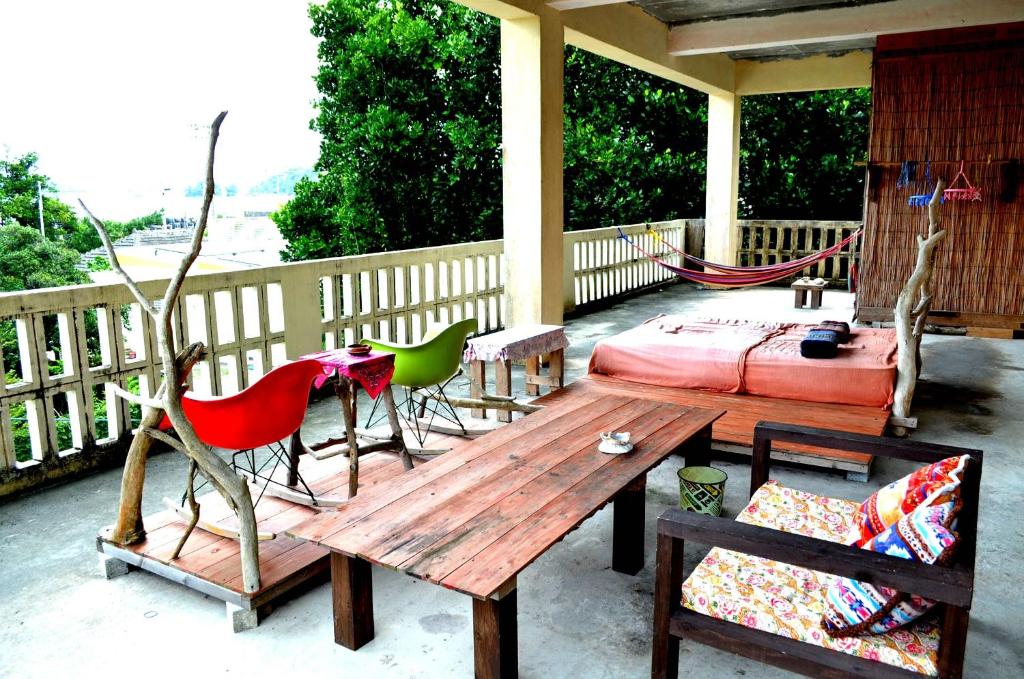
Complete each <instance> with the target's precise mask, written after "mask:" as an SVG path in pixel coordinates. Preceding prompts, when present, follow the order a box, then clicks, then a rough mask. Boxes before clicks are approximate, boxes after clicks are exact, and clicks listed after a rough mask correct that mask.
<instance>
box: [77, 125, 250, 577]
mask: <svg viewBox="0 0 1024 679" xmlns="http://www.w3.org/2000/svg"><path fill="white" fill-rule="evenodd" d="M226 115H227V112H222V113H221V114H220V115H218V116H217V117H216V118H215V119H214V121H213V124H212V125H211V127H210V144H209V155H208V156H207V159H206V188H205V191H204V192H203V207H202V211H201V213H200V218H199V224H198V225H197V228H196V231H195V233H194V234H193V236H192V243H191V248H190V249H189V252H188V253H186V255H185V256H184V257H183V258H182V260H181V263H180V264H179V265H178V269H177V270H176V271H175V273H174V276H172V277H171V280H170V281H169V282H168V284H167V289H166V290H165V291H164V296H163V303H162V304H161V305H160V309H159V311H157V308H156V305H154V304H153V303H151V302H150V301H149V300H147V299H146V297H145V295H143V294H142V291H141V289H139V287H138V285H137V284H136V283H135V281H134V280H132V278H131V277H130V276H128V274H127V273H126V272H125V271H124V269H123V268H121V265H120V262H117V254H116V253H115V252H114V246H113V243H112V242H111V241H110V237H109V235H106V237H105V234H106V229H105V227H104V226H103V223H102V222H101V221H100V220H98V219H95V218H92V217H91V215H90V218H91V219H93V225H94V226H96V229H97V231H99V233H100V238H101V240H103V245H104V247H105V248H106V249H107V254H108V256H109V257H110V260H111V267H112V268H113V269H114V271H115V272H117V274H118V275H119V276H120V277H121V279H122V280H123V281H124V282H125V285H127V286H128V288H129V289H130V290H131V291H132V294H133V295H135V296H136V298H137V299H138V301H139V303H140V304H141V305H142V307H143V308H144V309H145V310H146V312H147V313H149V314H150V315H151V316H152V317H153V318H154V319H155V325H156V339H157V346H158V347H159V349H160V358H161V361H162V363H163V369H164V383H163V388H164V393H163V407H164V410H165V411H166V413H167V417H168V418H170V420H171V424H172V425H174V430H175V432H176V433H177V435H178V438H179V439H180V441H181V444H182V446H183V448H184V450H183V452H184V453H185V455H187V456H188V457H189V459H190V460H193V461H195V463H196V466H197V467H198V469H199V472H201V473H202V475H203V476H204V477H206V479H207V480H208V481H210V483H211V484H213V486H214V487H215V488H216V489H217V490H218V492H220V493H221V495H222V496H223V497H224V499H225V501H226V502H227V503H228V505H229V506H230V507H232V509H234V511H235V514H236V515H237V516H238V526H239V530H238V535H239V552H240V554H239V556H240V558H241V562H242V589H243V590H244V591H246V592H255V591H257V590H258V589H259V588H260V569H259V545H258V544H257V538H256V514H255V512H254V511H253V504H252V497H251V496H250V494H249V484H248V483H246V482H245V480H244V479H242V478H241V477H240V476H238V474H236V473H235V472H234V470H233V469H232V468H231V467H230V466H229V465H228V464H227V463H226V462H224V460H222V459H220V458H219V457H217V456H216V455H215V454H214V452H213V451H212V450H211V449H210V447H209V446H207V445H206V444H205V443H203V442H202V440H200V438H199V436H198V435H197V434H196V432H195V429H193V428H192V423H191V422H189V420H188V417H186V416H185V409H184V408H183V407H182V404H181V399H182V395H183V393H184V387H183V384H184V380H183V379H182V375H181V371H180V370H179V368H178V366H177V365H176V362H175V356H174V332H173V329H172V326H171V320H172V317H173V311H174V309H175V307H176V306H177V299H178V295H179V294H180V292H181V288H182V285H183V284H184V282H185V277H186V276H187V275H188V270H189V268H190V267H191V266H192V264H193V263H194V262H195V260H196V258H197V257H198V256H199V251H200V249H201V248H202V244H203V235H204V234H205V233H206V227H207V223H208V221H209V217H210V208H211V206H212V204H213V194H214V181H213V168H214V159H215V156H216V149H217V140H218V138H219V137H220V126H221V123H222V122H223V121H224V117H225V116H226ZM83 209H84V205H83ZM87 214H89V213H88V211H87ZM115 263H116V265H115ZM158 422H159V420H158V421H157V423H158ZM155 424H156V423H153V425H151V426H150V427H149V429H153V427H154V426H155ZM149 434H150V435H151V436H152V435H153V432H152V431H150V432H149Z"/></svg>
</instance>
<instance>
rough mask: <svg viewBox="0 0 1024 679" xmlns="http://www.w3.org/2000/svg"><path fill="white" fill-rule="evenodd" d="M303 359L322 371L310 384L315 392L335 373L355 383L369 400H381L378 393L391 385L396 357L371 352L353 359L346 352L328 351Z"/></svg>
mask: <svg viewBox="0 0 1024 679" xmlns="http://www.w3.org/2000/svg"><path fill="white" fill-rule="evenodd" d="M302 358H309V359H312V360H314V361H316V362H318V363H319V364H320V365H321V367H323V369H324V374H323V375H318V376H317V378H316V379H315V380H314V381H313V385H314V386H315V387H317V388H318V389H319V388H320V387H322V386H323V384H324V382H326V381H327V380H328V379H329V378H330V377H331V375H333V374H334V373H335V372H337V373H338V374H339V375H342V376H344V377H347V378H349V379H351V380H355V381H356V382H358V383H359V385H360V386H361V387H362V388H363V389H365V390H366V393H367V394H369V395H370V398H377V397H378V396H380V392H382V391H384V387H386V386H388V385H389V384H390V383H391V376H392V375H394V374H395V355H394V354H392V353H389V352H386V351H371V352H370V353H368V354H365V355H363V356H354V355H352V354H350V353H348V350H346V349H331V350H329V351H320V352H317V353H315V354H306V355H305V356H302Z"/></svg>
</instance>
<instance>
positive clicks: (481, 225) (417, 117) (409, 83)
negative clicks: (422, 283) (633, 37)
mask: <svg viewBox="0 0 1024 679" xmlns="http://www.w3.org/2000/svg"><path fill="white" fill-rule="evenodd" d="M310 16H311V17H312V20H313V29H312V30H313V33H314V35H316V36H317V37H319V38H321V39H322V41H321V43H320V47H319V57H320V64H321V65H320V70H319V73H318V75H317V77H316V83H317V87H318V88H319V90H320V93H321V96H322V99H321V102H320V104H319V111H318V115H317V118H316V119H315V120H314V121H313V122H312V127H313V129H315V130H317V131H318V132H320V134H321V135H322V137H323V141H322V143H321V155H320V160H319V162H318V163H317V166H316V168H315V169H316V171H317V175H316V176H315V177H307V178H303V179H300V180H299V181H298V183H297V184H296V186H295V198H294V199H293V200H292V201H291V202H289V203H288V204H286V205H285V206H284V207H282V208H281V210H279V211H278V212H277V213H275V214H274V215H272V217H273V218H274V220H275V221H276V222H277V225H278V227H279V228H280V230H281V232H282V234H283V235H284V236H285V238H286V239H287V240H288V241H289V245H288V249H287V250H286V251H285V253H283V254H284V256H285V257H286V258H287V259H291V260H297V259H311V258H318V257H329V256H337V255H343V254H360V253H364V252H373V251H379V250H385V249H400V248H410V247H426V246H432V245H440V244H445V243H453V242H461V241H468V240H481V239H485V238H496V237H500V235H501V167H500V160H501V159H500V141H501V121H500V87H501V84H500V79H499V42H498V40H499V37H498V25H497V22H496V21H495V20H493V19H490V18H489V17H486V16H484V15H482V14H480V13H478V12H475V11H473V10H469V9H467V8H465V7H462V6H460V5H455V4H452V3H449V2H447V0H406V1H405V2H401V1H400V0H379V1H378V0H328V2H326V4H324V5H322V6H321V5H313V6H312V7H311V8H310ZM869 104H870V96H869V94H868V92H867V90H852V91H851V90H846V91H836V92H816V93H810V94H797V95H772V96H762V97H746V98H744V100H743V111H744V124H743V140H742V145H743V151H742V165H741V167H742V169H741V186H740V197H741V198H740V200H741V204H740V214H741V215H743V216H746V217H757V218H804V219H856V218H859V217H860V213H861V207H860V205H861V194H862V172H860V171H859V170H858V169H856V168H854V166H853V161H854V160H860V159H863V157H864V153H865V150H866V147H867V130H868V109H869ZM706 124H707V97H706V96H705V95H703V94H701V93H698V92H695V91H693V90H688V89H686V88H684V87H682V86H680V85H676V84H673V83H670V82H667V81H664V80H661V79H659V78H657V77H654V76H651V75H648V74H646V73H643V72H641V71H638V70H635V69H632V68H629V67H627V66H623V65H621V64H618V63H616V62H612V61H609V60H607V59H604V58H603V57H599V56H596V55H593V54H590V53H587V52H585V51H583V50H579V49H576V48H573V47H567V48H566V61H565V176H564V187H565V223H566V228H567V229H579V228H593V227H597V226H607V225H611V224H625V223H635V222H641V221H651V220H659V219H671V218H675V217H687V216H699V215H702V214H703V212H704V187H705V182H704V173H705V168H706V158H705V153H706V151H705V149H706V140H707V138H706V134H707V131H706V130H707V127H706Z"/></svg>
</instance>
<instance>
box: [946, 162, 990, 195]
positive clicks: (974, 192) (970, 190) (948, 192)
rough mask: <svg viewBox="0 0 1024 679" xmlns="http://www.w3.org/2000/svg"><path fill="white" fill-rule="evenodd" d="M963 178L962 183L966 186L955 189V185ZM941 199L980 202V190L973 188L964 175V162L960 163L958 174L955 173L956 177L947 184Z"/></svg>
mask: <svg viewBox="0 0 1024 679" xmlns="http://www.w3.org/2000/svg"><path fill="white" fill-rule="evenodd" d="M961 177H963V179H964V183H965V184H967V187H966V188H963V189H955V188H953V187H954V186H956V183H957V182H958V181H960V178H961ZM942 197H943V198H948V199H949V200H981V189H976V188H974V185H973V184H971V180H969V179H968V178H967V175H965V174H964V161H962V160H961V161H960V172H958V173H957V175H956V177H955V178H954V179H953V181H952V182H950V184H949V188H948V189H946V190H945V191H943V192H942Z"/></svg>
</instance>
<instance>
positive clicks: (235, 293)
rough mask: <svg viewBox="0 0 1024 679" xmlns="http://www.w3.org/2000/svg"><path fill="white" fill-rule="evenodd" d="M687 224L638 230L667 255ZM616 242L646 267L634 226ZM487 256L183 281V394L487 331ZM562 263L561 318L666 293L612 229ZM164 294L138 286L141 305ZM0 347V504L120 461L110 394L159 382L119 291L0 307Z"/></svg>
mask: <svg viewBox="0 0 1024 679" xmlns="http://www.w3.org/2000/svg"><path fill="white" fill-rule="evenodd" d="M686 225H687V222H686V221H684V220H678V221H674V222H662V223H656V224H652V228H654V229H656V230H657V231H658V232H659V233H660V234H661V235H662V237H663V238H665V239H666V240H667V241H668V242H670V243H672V244H673V245H676V246H677V247H682V246H683V244H684V243H685V231H686ZM624 231H626V232H627V233H628V234H629V235H630V237H631V238H637V239H639V240H640V241H641V242H643V244H644V245H645V247H647V248H648V249H650V250H652V251H659V252H660V249H659V248H657V246H656V244H655V243H653V239H652V238H651V236H650V235H647V234H645V233H644V231H645V227H644V225H636V226H629V227H624ZM502 248H503V243H502V241H500V240H494V241H484V242H478V243H466V244H460V245H448V246H443V247H436V248H424V249H419V250H402V251H397V252H384V253H377V254H371V255H360V256H354V257H339V258H335V259H323V260H316V261H311V262H299V263H294V264H283V265H280V266H273V267H265V268H257V269H248V270H240V271H233V272H227V273H215V274H195V275H191V276H189V277H188V279H187V280H186V283H185V287H184V289H183V291H182V294H181V296H180V298H179V302H178V308H177V309H175V314H174V332H175V341H176V344H177V345H178V346H181V345H182V343H183V342H184V343H190V342H196V341H201V342H203V343H204V344H205V345H206V346H207V349H208V356H207V358H206V360H205V361H204V362H202V363H200V364H198V365H196V367H195V369H194V371H193V376H192V380H191V382H192V384H191V388H192V389H193V390H194V391H196V392H198V393H200V394H213V395H219V394H230V393H234V392H236V391H238V390H240V389H244V388H245V387H247V386H249V384H251V383H252V382H253V381H254V380H256V379H258V378H259V377H260V376H261V375H263V374H264V373H265V372H266V371H267V370H269V369H270V368H271V367H272V366H276V365H279V364H280V363H282V362H283V361H284V360H286V359H287V358H294V357H296V356H299V355H301V354H304V353H309V352H312V351H317V350H319V349H320V348H322V347H328V348H333V347H337V346H343V345H345V344H349V343H352V342H354V341H356V340H358V339H359V338H360V337H365V336H371V337H376V338H381V339H392V340H397V341H404V342H413V341H416V340H418V339H419V337H420V336H421V335H422V333H423V331H424V329H425V328H426V326H427V325H428V324H430V323H432V322H435V321H437V322H447V321H451V320H459V319H462V318H468V317H473V318H477V319H479V321H480V331H481V332H491V331H493V330H497V329H499V328H501V327H502V326H503V323H504V318H505V308H504V294H503V293H504V266H503V263H502ZM565 252H566V262H567V271H571V272H572V285H571V286H566V287H567V289H569V290H570V291H571V292H572V297H571V299H568V298H567V299H566V306H567V308H572V307H575V306H576V305H580V306H585V305H587V304H590V303H593V302H596V301H600V300H602V299H607V298H609V297H614V296H616V295H621V294H624V293H627V292H631V291H634V290H638V289H642V288H644V287H647V286H650V285H655V284H660V283H664V282H665V281H668V280H670V279H671V278H672V276H671V274H670V273H669V272H667V271H665V270H663V269H661V268H659V267H657V266H656V265H654V264H653V263H651V262H650V261H649V260H647V259H645V258H643V257H642V256H639V255H638V253H636V252H635V251H634V250H632V248H630V247H629V246H628V244H626V243H624V242H622V241H621V240H619V239H618V231H617V229H615V228H604V229H593V230H589V231H575V232H569V233H566V234H565ZM673 261H675V260H674V259H673ZM570 267H571V268H570ZM165 286H166V281H164V280H157V281H149V282H144V283H142V285H141V287H142V289H143V291H144V293H145V294H146V295H147V296H149V297H150V298H155V297H158V296H159V295H161V294H162V292H163V290H164V288H165ZM0 337H2V338H3V340H4V343H5V344H6V345H8V349H7V350H6V351H5V356H4V358H5V359H7V363H6V364H4V361H3V360H2V359H0V373H2V374H4V375H7V379H6V380H0V497H3V496H5V495H9V494H12V493H15V492H19V491H21V490H24V489H26V488H30V487H33V486H36V485H39V484H41V483H45V482H47V481H49V480H51V479H55V478H58V477H62V476H67V475H74V474H77V473H80V472H84V471H86V470H88V469H90V468H93V467H96V466H99V465H102V464H104V463H105V462H107V461H110V460H115V459H117V457H118V456H119V455H122V454H123V451H124V449H125V445H126V444H127V442H128V441H129V440H130V437H131V435H132V429H133V426H135V425H137V424H138V419H139V415H140V413H139V409H138V407H137V406H134V407H133V406H129V405H128V404H126V403H125V402H124V401H123V400H122V399H120V398H117V397H115V395H114V394H113V391H112V389H111V388H110V387H111V385H118V386H119V387H121V388H123V389H127V390H129V391H134V392H136V393H141V394H143V395H146V396H150V395H152V393H153V392H154V391H155V389H156V388H157V386H158V385H159V382H160V379H161V367H160V361H159V357H158V352H157V347H156V340H155V332H154V328H153V325H152V321H151V319H150V318H149V317H148V316H146V315H145V314H143V313H142V312H141V309H140V308H139V306H138V304H136V303H135V302H134V299H133V298H132V297H131V296H130V294H129V292H128V290H127V289H126V288H125V287H124V286H123V285H120V284H113V285H83V286H75V287H67V288H53V289H46V290H32V291H23V292H14V293H0ZM14 345H16V346H17V350H16V351H15V350H13V347H14ZM133 411H134V412H133Z"/></svg>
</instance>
